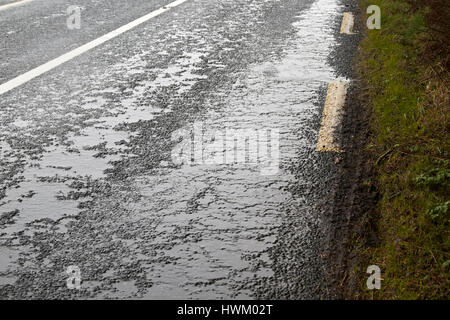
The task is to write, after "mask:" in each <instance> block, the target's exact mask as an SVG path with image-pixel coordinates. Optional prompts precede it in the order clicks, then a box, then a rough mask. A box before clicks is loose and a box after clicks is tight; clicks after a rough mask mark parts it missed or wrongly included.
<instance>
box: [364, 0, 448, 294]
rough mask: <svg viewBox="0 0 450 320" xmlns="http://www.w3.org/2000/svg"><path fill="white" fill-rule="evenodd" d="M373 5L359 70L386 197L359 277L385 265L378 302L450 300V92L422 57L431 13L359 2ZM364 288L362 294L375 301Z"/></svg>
mask: <svg viewBox="0 0 450 320" xmlns="http://www.w3.org/2000/svg"><path fill="white" fill-rule="evenodd" d="M370 4H376V5H378V6H379V7H380V8H381V15H382V22H381V30H369V31H368V32H367V35H366V36H365V38H364V39H363V41H362V43H361V48H360V49H361V50H360V54H359V58H358V62H357V66H358V68H357V69H358V70H359V73H360V74H359V76H360V78H361V79H363V81H364V82H365V84H366V86H367V88H366V90H367V93H368V95H367V101H368V104H369V106H370V107H371V110H373V111H372V113H373V117H372V121H371V127H372V128H371V129H372V131H373V136H372V138H371V141H370V142H369V144H368V146H367V149H368V152H369V153H370V154H371V155H372V156H373V163H374V166H376V170H375V171H376V177H375V179H376V181H375V183H376V184H377V186H378V188H379V190H380V192H381V197H382V198H381V200H380V201H379V204H378V208H377V220H376V233H377V235H378V236H379V238H380V239H381V244H380V245H378V246H377V247H370V248H367V247H365V248H364V247H362V248H361V247H360V248H359V249H358V250H360V254H361V255H362V256H363V259H362V261H363V262H364V263H363V264H364V265H361V266H359V272H360V274H362V275H363V276H362V277H364V276H365V274H364V272H365V268H366V267H367V266H366V265H365V264H367V263H369V264H377V265H379V266H380V267H381V269H382V272H383V279H384V280H383V282H382V289H381V290H377V291H376V292H373V297H374V298H375V299H444V298H450V223H449V220H450V210H449V206H450V202H449V200H450V198H449V195H450V170H449V168H450V167H449V141H450V136H449V123H450V121H449V120H450V119H449V115H450V112H449V111H450V110H449V105H448V95H449V92H448V89H447V88H448V86H447V85H445V81H444V80H442V78H441V77H437V76H436V75H434V76H433V74H432V73H431V71H430V70H431V69H432V65H430V64H429V63H428V62H427V63H428V64H426V63H425V62H424V59H423V42H424V39H426V38H427V35H426V34H425V33H426V32H427V25H426V19H425V17H426V14H427V12H428V10H429V9H428V8H426V7H422V8H421V9H417V8H415V10H412V9H411V8H410V6H409V5H408V3H407V1H405V0H370V1H362V2H361V8H362V10H363V11H365V8H366V7H367V6H368V5H370ZM430 75H431V76H430ZM389 150H392V151H391V152H389V153H388V155H387V156H385V157H381V158H380V156H381V155H383V154H386V152H387V151H389ZM377 160H378V161H377ZM364 283H365V282H363V281H361V284H362V285H361V288H360V292H359V294H358V296H359V297H365V298H371V297H372V292H369V291H368V290H367V289H365V288H364V287H365V286H364V287H363V284H364Z"/></svg>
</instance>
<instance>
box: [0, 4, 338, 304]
mask: <svg viewBox="0 0 450 320" xmlns="http://www.w3.org/2000/svg"><path fill="white" fill-rule="evenodd" d="M169 2H170V1H158V0H152V1H144V0H132V1H131V0H130V1H119V0H111V1H104V0H96V1H93V0H91V1H84V0H78V1H77V3H76V4H77V5H79V6H80V7H81V8H82V10H81V25H80V26H81V28H80V29H78V30H77V29H75V30H69V29H68V28H67V26H66V19H67V12H66V10H67V7H68V6H69V5H74V4H75V3H74V2H73V1H63V0H47V1H44V0H35V1H32V2H29V3H27V4H24V5H21V6H17V7H14V8H10V9H7V10H3V11H2V10H0V29H1V30H2V36H1V39H0V41H1V46H0V57H1V59H0V70H1V72H0V83H4V82H6V81H8V80H10V79H12V78H14V77H16V76H18V75H20V74H22V73H24V72H26V71H28V70H30V69H32V68H35V67H37V66H39V65H41V64H43V63H45V62H47V61H49V60H51V59H53V58H56V57H58V56H60V55H61V54H64V53H66V52H68V51H70V50H72V49H74V48H76V47H78V46H80V45H83V44H85V43H87V42H89V41H91V40H93V39H96V38H98V37H99V36H101V35H103V34H105V33H107V32H109V31H112V30H114V29H116V28H118V27H120V26H122V25H124V24H126V23H128V22H130V21H133V20H134V19H137V18H139V17H141V16H142V15H144V14H147V13H149V12H151V11H153V10H156V9H157V8H159V7H160V6H162V5H165V4H168V3H169ZM0 4H2V3H0ZM344 9H345V7H344V6H343V5H342V4H340V2H339V1H337V0H265V1H256V0H227V1H210V0H189V1H187V2H185V3H184V4H182V5H180V6H179V7H176V8H173V9H171V10H169V11H168V12H166V13H164V14H162V15H160V16H158V17H156V18H153V19H151V20H149V21H147V22H145V23H144V24H142V25H140V26H138V27H136V28H135V29H133V30H131V31H128V32H126V33H124V34H122V35H120V36H118V37H117V38H114V39H112V40H110V41H109V42H107V43H105V44H103V45H101V46H99V47H97V48H95V49H93V50H91V51H89V52H87V53H84V54H83V55H81V56H79V57H77V58H75V59H73V60H71V61H69V62H67V63H65V64H64V65H62V66H60V67H58V68H55V69H53V70H52V71H50V72H48V73H46V74H44V75H42V76H40V77H38V78H36V79H33V80H32V81H30V82H28V83H26V84H24V85H22V86H20V87H18V88H16V89H14V90H12V91H10V92H8V93H5V94H4V95H2V96H0V128H1V129H0V148H1V149H0V168H1V169H0V213H1V216H0V298H4V299H11V298H27V299H30V298H31V299H36V298H63V299H86V298H160V299H161V298H162V299H165V298H171V299H173V298H175V299H178V298H194V299H197V298H207V299H212V298H244V299H247V298H252V299H253V298H265V299H271V298H272V299H307V298H324V297H325V298H326V297H327V294H328V288H327V284H326V283H324V281H323V279H324V278H325V276H324V275H325V273H326V272H327V270H326V266H325V265H324V262H323V261H322V258H321V255H322V247H323V242H322V239H324V238H325V233H326V232H327V230H328V229H329V226H327V225H326V219H325V218H324V216H325V215H326V213H327V211H329V210H330V208H329V199H330V198H331V197H332V195H333V192H334V190H333V185H334V184H333V183H332V181H333V178H334V177H335V165H334V162H335V155H330V154H320V153H317V152H315V151H314V150H315V143H316V141H317V133H318V130H319V124H320V116H321V111H322V106H323V100H324V98H323V95H324V92H325V90H326V87H327V84H328V82H330V81H333V80H335V79H336V77H337V76H339V74H338V73H337V71H336V70H335V68H334V67H333V65H332V64H330V63H329V61H330V54H331V52H332V50H333V48H334V47H335V46H336V44H337V41H338V40H337V38H336V36H335V32H336V29H337V28H336V23H337V22H338V21H339V17H340V15H341V14H342V11H343V10H344ZM198 128H200V129H198ZM191 129H192V130H191ZM199 130H200V131H199ZM232 130H235V131H234V132H236V133H237V136H239V135H241V134H243V133H245V134H247V133H250V134H254V133H257V132H259V133H261V132H262V134H260V135H258V137H259V141H261V137H262V136H264V137H267V140H268V141H270V143H268V144H265V145H269V147H268V148H269V149H270V150H271V151H270V152H269V153H268V154H270V155H271V156H272V160H273V159H275V160H274V161H272V162H270V165H268V164H267V163H264V162H262V163H261V162H256V163H244V162H243V161H237V160H236V159H233V161H232V160H230V159H229V158H225V160H224V158H221V159H219V160H220V161H208V160H207V159H208V158H211V154H207V153H206V152H205V151H203V153H202V152H201V151H200V153H201V154H202V155H203V156H202V157H200V158H198V157H197V156H198V154H197V153H195V151H194V155H193V156H192V157H193V158H194V161H193V162H190V160H191V159H189V161H188V162H187V163H186V162H185V163H180V162H177V161H174V157H173V154H174V150H178V149H179V146H180V145H179V144H178V143H179V142H180V141H179V139H175V138H174V133H180V132H189V135H190V134H192V132H194V135H197V137H198V134H197V133H200V132H202V133H203V136H202V138H200V141H202V143H203V144H204V145H207V142H211V141H221V140H220V139H221V137H223V138H224V141H227V136H226V132H232ZM266 134H267V135H268V136H265V135H266ZM212 137H214V138H215V140H214V139H211V138H212ZM195 139H197V138H195ZM264 139H265V138H264ZM264 139H263V140H264ZM185 141H186V140H185ZM194 141H197V142H198V140H194ZM263 142H267V141H266V140H264V141H263ZM248 143H249V144H250V145H251V143H252V140H251V138H250V139H249V140H248ZM221 146H222V147H223V144H222V145H221ZM227 147H228V145H225V147H224V149H221V152H223V153H224V154H225V157H226V156H227V155H228V154H230V153H231V152H232V151H233V150H230V149H229V148H228V149H227ZM177 148H178V149H177ZM236 148H237V149H239V148H240V146H239V145H238V146H237V147H236ZM259 148H261V146H259ZM194 149H195V147H194ZM200 149H201V147H200ZM250 150H253V149H251V147H250ZM197 151H198V149H197ZM255 152H256V151H255ZM250 153H251V151H250ZM258 154H259V153H258ZM249 157H251V155H250V156H249ZM205 159H206V160H205ZM267 166H269V167H270V168H272V169H274V168H275V170H269V172H264V168H267ZM69 266H75V267H77V268H79V270H80V272H81V288H79V289H70V288H68V286H67V283H66V281H67V279H68V278H69V277H70V276H69V275H68V274H67V273H66V271H67V268H68V267H69Z"/></svg>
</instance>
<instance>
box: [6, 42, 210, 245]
mask: <svg viewBox="0 0 450 320" xmlns="http://www.w3.org/2000/svg"><path fill="white" fill-rule="evenodd" d="M145 54H146V53H143V54H142V56H145ZM204 54H205V49H203V50H202V51H193V52H191V53H189V52H188V53H185V54H183V56H181V57H179V58H178V59H176V60H175V61H173V62H172V63H171V64H170V65H169V66H168V67H167V69H158V70H156V71H158V74H159V76H158V77H157V78H156V79H155V80H154V81H146V80H143V81H140V82H138V83H137V85H136V86H135V87H134V89H133V90H132V92H131V94H129V95H128V97H123V98H121V100H120V103H118V104H117V103H116V104H115V105H114V107H113V108H110V105H111V104H110V99H109V98H108V95H114V94H118V93H119V90H118V89H117V88H106V89H103V90H101V91H99V92H97V96H95V94H96V93H95V91H94V92H90V93H89V96H86V97H83V95H84V92H83V91H79V92H76V93H74V94H73V95H72V98H74V99H75V98H77V96H82V97H83V98H82V99H81V108H82V109H85V110H88V111H93V110H94V111H95V110H100V109H108V112H109V113H110V114H111V115H110V116H104V117H99V118H94V119H92V120H90V121H85V122H84V125H88V126H87V127H85V128H84V129H82V130H81V131H80V132H77V133H70V134H69V135H68V136H67V137H66V141H67V142H68V143H70V145H69V146H66V145H57V146H55V145H51V146H50V147H47V148H45V151H44V152H43V154H42V157H41V158H40V159H39V160H38V161H30V160H29V161H28V162H29V163H30V164H31V165H29V166H27V167H26V168H25V170H24V172H23V173H22V174H21V176H22V179H21V180H22V182H21V183H20V185H19V186H18V187H17V188H10V189H9V190H7V192H6V197H5V198H3V199H2V200H1V201H0V213H10V212H14V211H15V210H19V212H18V214H16V215H15V216H14V218H13V223H8V224H6V225H3V226H2V227H1V232H3V233H5V234H7V235H8V237H9V236H12V235H13V234H15V233H17V232H19V231H22V230H27V231H29V229H30V228H29V227H27V224H29V223H31V222H33V221H34V220H39V219H52V220H54V221H56V220H58V219H60V218H63V217H73V216H76V215H77V214H78V213H79V212H80V209H79V208H78V205H79V203H80V201H78V200H67V199H64V200H60V199H58V196H61V195H67V194H68V193H69V192H70V191H71V190H72V189H71V188H70V187H69V185H70V183H73V182H76V181H82V182H86V179H89V180H93V179H101V178H104V177H105V174H104V171H105V170H106V169H107V168H109V167H110V162H111V161H114V160H119V159H120V158H121V156H123V155H127V156H131V155H132V154H131V153H130V152H129V151H128V150H127V148H126V147H124V145H125V143H127V142H128V141H129V139H130V137H131V136H132V135H133V133H132V132H128V131H124V130H116V128H117V126H120V125H123V124H131V123H136V122H139V121H148V120H151V119H153V118H154V117H155V116H157V115H158V114H161V113H167V112H171V110H170V109H169V108H167V109H160V108H155V107H151V106H149V105H147V104H143V103H142V102H141V99H142V96H143V95H144V93H146V92H152V91H153V90H157V89H159V88H161V87H165V86H170V85H174V84H176V85H179V88H178V92H179V93H182V92H184V91H186V90H189V89H190V88H191V87H192V86H193V85H194V84H195V82H196V81H198V80H200V79H204V78H205V77H204V76H201V75H198V74H195V71H196V70H198V68H197V66H196V65H197V64H198V63H199V62H201V58H202V57H203V56H204ZM145 67H147V65H146V63H144V62H143V59H142V58H141V56H140V55H136V56H134V57H133V58H131V59H130V60H128V61H127V62H126V63H117V64H116V65H114V66H113V67H112V68H111V70H110V71H111V73H112V74H113V73H121V72H126V73H127V75H128V76H132V75H133V74H139V73H142V72H145V71H144V70H145ZM102 77H104V78H108V75H102ZM99 81H100V82H101V79H100V80H99ZM39 98H40V99H42V98H43V97H42V96H39ZM70 103H72V104H76V103H77V101H76V100H72V101H70ZM66 116H71V114H67V115H66ZM72 116H77V114H72ZM35 126H39V125H38V124H36V122H34V121H33V119H26V120H23V119H17V120H16V121H14V122H13V123H12V124H11V129H10V131H9V132H10V133H11V132H15V131H16V130H24V131H27V132H30V128H34V127H35ZM10 151H12V149H11V148H10V146H9V144H8V143H7V142H5V141H1V144H0V155H2V156H3V155H5V156H6V155H7V152H10ZM100 153H102V155H101V156H99V154H100ZM8 157H9V159H11V155H9V154H8ZM82 200H86V199H82ZM65 221H66V220H65ZM62 229H63V230H64V227H62ZM3 238H6V237H5V236H3Z"/></svg>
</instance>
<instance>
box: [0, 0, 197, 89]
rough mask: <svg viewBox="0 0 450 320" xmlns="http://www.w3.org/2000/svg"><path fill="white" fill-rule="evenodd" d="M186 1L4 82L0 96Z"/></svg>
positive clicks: (175, 2) (140, 19) (162, 9)
mask: <svg viewBox="0 0 450 320" xmlns="http://www.w3.org/2000/svg"><path fill="white" fill-rule="evenodd" d="M186 1H188V0H177V1H174V2H172V3H170V4H168V5H166V6H164V7H161V8H159V9H157V10H155V11H153V12H150V13H149V14H147V15H145V16H143V17H141V18H139V19H136V20H134V21H132V22H130V23H128V24H126V25H124V26H122V27H120V28H118V29H116V30H114V31H111V32H109V33H107V34H105V35H103V36H101V37H100V38H97V39H95V40H93V41H91V42H88V43H86V44H85V45H82V46H81V47H78V48H76V49H74V50H72V51H70V52H67V53H65V54H63V55H62V56H59V57H58V58H56V59H53V60H51V61H49V62H47V63H45V64H43V65H40V66H39V67H37V68H34V69H32V70H30V71H28V72H26V73H24V74H22V75H20V76H17V77H16V78H14V79H12V80H9V81H8V82H5V83H4V84H2V85H0V95H2V94H4V93H6V92H8V91H10V90H12V89H14V88H16V87H18V86H20V85H22V84H24V83H26V82H28V81H30V80H32V79H34V78H36V77H38V76H40V75H42V74H43V73H45V72H47V71H50V70H52V69H54V68H56V67H58V66H59V65H61V64H63V63H65V62H67V61H69V60H72V59H73V58H75V57H77V56H79V55H81V54H83V53H85V52H86V51H89V50H91V49H93V48H95V47H97V46H99V45H101V44H102V43H104V42H106V41H108V40H111V39H113V38H115V37H117V36H118V35H121V34H122V33H124V32H127V31H129V30H131V29H133V28H134V27H136V26H138V25H140V24H142V23H144V22H146V21H148V20H150V19H152V18H154V17H156V16H159V15H160V14H162V13H164V12H166V11H168V10H170V9H171V8H174V7H176V6H179V5H180V4H182V3H184V2H186Z"/></svg>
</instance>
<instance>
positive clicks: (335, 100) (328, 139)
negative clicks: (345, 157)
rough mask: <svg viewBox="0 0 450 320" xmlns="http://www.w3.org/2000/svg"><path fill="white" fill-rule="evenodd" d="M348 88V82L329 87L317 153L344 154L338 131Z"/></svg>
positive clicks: (339, 82)
mask: <svg viewBox="0 0 450 320" xmlns="http://www.w3.org/2000/svg"><path fill="white" fill-rule="evenodd" d="M347 88H348V81H336V82H331V83H330V84H329V85H328V92H327V98H326V100H325V107H324V109H323V114H322V125H321V127H320V131H319V139H318V141H317V146H316V151H333V152H342V150H341V149H340V146H339V142H338V141H337V137H338V132H337V129H338V127H339V124H340V123H341V121H342V115H343V108H344V103H345V96H346V94H347Z"/></svg>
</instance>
